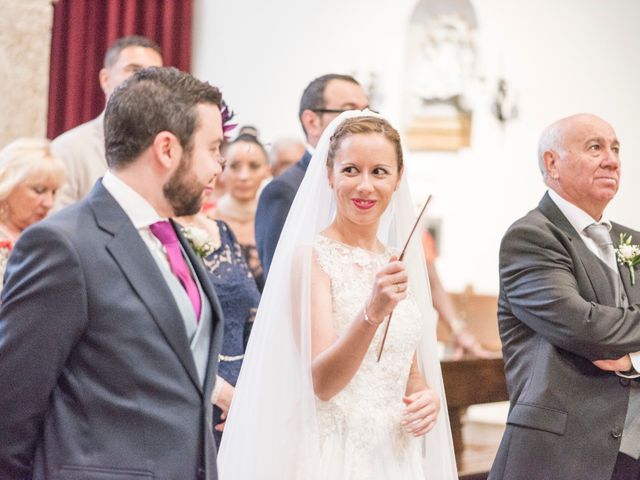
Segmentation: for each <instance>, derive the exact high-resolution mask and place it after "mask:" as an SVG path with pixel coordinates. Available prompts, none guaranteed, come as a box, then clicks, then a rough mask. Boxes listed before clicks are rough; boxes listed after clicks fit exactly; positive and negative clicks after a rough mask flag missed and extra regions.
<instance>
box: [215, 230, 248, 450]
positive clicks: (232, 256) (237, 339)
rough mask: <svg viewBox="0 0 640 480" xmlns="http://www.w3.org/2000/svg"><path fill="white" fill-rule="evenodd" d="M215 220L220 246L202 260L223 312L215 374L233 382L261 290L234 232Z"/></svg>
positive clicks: (232, 383)
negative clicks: (218, 357)
mask: <svg viewBox="0 0 640 480" xmlns="http://www.w3.org/2000/svg"><path fill="white" fill-rule="evenodd" d="M215 222H216V224H217V225H218V229H219V231H220V246H219V247H218V248H216V249H215V250H214V251H213V252H212V253H210V254H209V255H207V256H206V257H205V258H204V259H203V261H204V265H205V267H206V269H207V271H208V273H209V279H210V280H211V283H212V284H213V286H214V288H215V291H216V294H217V296H218V299H219V300H220V305H221V306H222V313H223V315H224V340H223V343H222V352H221V354H220V364H219V366H218V375H220V376H221V377H222V378H224V379H225V380H226V381H227V382H229V383H230V384H231V385H233V386H235V384H236V382H237V381H238V375H239V374H240V367H241V366H242V359H243V358H244V352H245V348H246V345H247V340H248V338H249V333H250V332H251V327H252V325H253V320H254V319H255V316H256V312H257V309H258V303H259V302H260V292H259V291H258V287H257V286H256V282H255V281H254V278H253V275H252V274H251V271H250V270H249V267H248V266H247V262H246V261H245V259H244V256H243V255H242V250H241V247H240V244H238V241H237V240H236V238H235V236H234V235H233V232H231V230H230V229H229V227H228V226H227V224H226V223H224V222H223V221H221V220H216V221H215ZM220 414H221V411H220V409H219V408H218V407H215V408H214V425H216V424H218V423H220V421H221V420H220ZM214 434H215V436H216V441H217V443H218V445H219V444H220V440H221V438H222V435H221V433H220V432H218V431H215V432H214Z"/></svg>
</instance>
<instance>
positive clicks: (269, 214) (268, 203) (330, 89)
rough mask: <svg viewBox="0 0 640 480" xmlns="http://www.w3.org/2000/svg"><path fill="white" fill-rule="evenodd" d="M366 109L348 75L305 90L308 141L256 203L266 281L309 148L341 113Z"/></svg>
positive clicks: (328, 78)
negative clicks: (290, 165) (305, 148)
mask: <svg viewBox="0 0 640 480" xmlns="http://www.w3.org/2000/svg"><path fill="white" fill-rule="evenodd" d="M368 106H369V100H368V99H367V95H366V94H365V93H364V90H362V87H361V86H360V84H359V83H358V82H357V81H356V80H355V79H354V78H353V77H351V76H349V75H338V74H335V73H330V74H327V75H323V76H321V77H318V78H316V79H315V80H313V81H312V82H311V83H310V84H309V85H307V88H305V89H304V92H303V93H302V98H301V99H300V110H299V118H300V124H301V125H302V130H304V134H305V136H306V138H307V144H308V147H307V150H306V151H305V152H304V155H303V156H302V158H301V159H300V161H298V163H296V164H295V165H293V166H292V167H291V168H289V169H288V170H287V171H285V172H284V173H283V174H282V175H280V176H279V177H276V178H274V179H273V180H272V181H271V182H270V183H269V184H268V185H267V186H266V187H265V188H264V190H263V191H262V193H261V194H260V199H259V200H258V209H257V211H256V225H255V227H256V228H255V232H256V247H257V249H258V255H259V256H260V262H261V263H262V268H263V269H264V276H265V278H266V276H267V274H268V273H269V267H270V266H271V260H272V259H273V254H274V253H275V251H276V246H277V245H278V240H279V238H280V232H282V227H284V222H285V220H286V219H287V215H288V214H289V209H290V208H291V204H292V203H293V199H294V198H295V196H296V193H297V192H298V187H300V183H302V179H303V178H304V174H305V172H306V171H307V167H308V166H309V162H310V161H311V154H312V149H314V148H315V147H316V145H317V143H318V141H319V140H320V136H321V135H322V132H324V129H325V128H326V127H327V125H329V123H331V120H333V119H334V118H336V117H337V116H338V115H340V114H341V113H342V112H344V111H346V110H362V109H364V108H367V107H368ZM310 207H311V206H310Z"/></svg>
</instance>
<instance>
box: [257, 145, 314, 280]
mask: <svg viewBox="0 0 640 480" xmlns="http://www.w3.org/2000/svg"><path fill="white" fill-rule="evenodd" d="M310 161H311V154H310V153H309V152H308V151H305V152H304V155H303V156H302V158H301V159H300V160H299V161H298V163H296V164H295V165H293V166H292V167H291V168H289V169H288V170H286V171H285V172H284V173H283V174H282V175H280V176H279V177H276V178H274V179H273V180H272V181H271V182H270V183H269V184H268V185H267V186H266V187H265V188H264V190H263V191H262V193H261V194H260V199H259V200H258V209H257V211H256V228H255V232H256V247H257V249H258V255H259V256H260V262H261V263H262V268H263V270H264V278H265V280H266V279H267V274H268V273H269V267H271V260H272V259H273V254H274V252H275V251H276V246H277V245H278V240H279V239H280V233H281V232H282V227H284V222H285V220H286V219H287V215H288V214H289V209H290V208H291V204H292V203H293V199H294V198H295V197H296V193H298V188H300V184H301V183H302V179H303V178H304V174H305V173H306V171H307V167H308V166H309V162H310Z"/></svg>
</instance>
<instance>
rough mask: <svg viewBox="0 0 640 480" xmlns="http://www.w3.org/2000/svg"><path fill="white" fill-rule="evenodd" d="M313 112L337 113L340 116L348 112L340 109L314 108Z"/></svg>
mask: <svg viewBox="0 0 640 480" xmlns="http://www.w3.org/2000/svg"><path fill="white" fill-rule="evenodd" d="M311 111H312V112H315V113H337V114H338V115H340V114H341V113H344V112H347V111H348V110H340V109H338V108H312V109H311Z"/></svg>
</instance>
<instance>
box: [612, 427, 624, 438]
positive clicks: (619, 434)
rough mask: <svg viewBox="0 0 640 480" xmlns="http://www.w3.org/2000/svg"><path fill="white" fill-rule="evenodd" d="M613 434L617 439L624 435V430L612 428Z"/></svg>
mask: <svg viewBox="0 0 640 480" xmlns="http://www.w3.org/2000/svg"><path fill="white" fill-rule="evenodd" d="M611 436H612V437H613V438H615V439H616V440H617V439H618V438H620V437H621V436H622V432H621V431H620V429H619V428H614V429H613V430H611Z"/></svg>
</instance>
